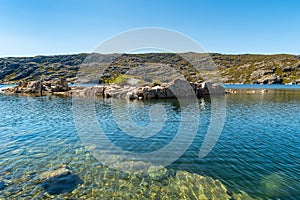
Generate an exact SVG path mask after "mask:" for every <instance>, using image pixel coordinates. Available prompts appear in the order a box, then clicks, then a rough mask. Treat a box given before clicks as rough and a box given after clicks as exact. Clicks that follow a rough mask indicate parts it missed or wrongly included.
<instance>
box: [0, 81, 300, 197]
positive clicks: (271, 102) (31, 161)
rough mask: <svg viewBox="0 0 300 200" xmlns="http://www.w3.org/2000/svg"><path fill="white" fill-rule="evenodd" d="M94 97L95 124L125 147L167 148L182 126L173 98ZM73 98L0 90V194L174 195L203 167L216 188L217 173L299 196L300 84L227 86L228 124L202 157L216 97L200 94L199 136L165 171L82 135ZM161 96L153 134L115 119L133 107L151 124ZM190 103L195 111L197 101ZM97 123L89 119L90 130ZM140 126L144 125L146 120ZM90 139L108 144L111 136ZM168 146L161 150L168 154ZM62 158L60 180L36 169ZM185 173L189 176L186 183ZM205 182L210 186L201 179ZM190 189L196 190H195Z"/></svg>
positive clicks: (250, 186)
mask: <svg viewBox="0 0 300 200" xmlns="http://www.w3.org/2000/svg"><path fill="white" fill-rule="evenodd" d="M1 87H3V86H1ZM253 89H258V88H253ZM93 102H94V103H95V113H96V118H97V120H98V121H99V126H101V128H102V130H103V131H104V132H105V133H106V136H107V138H108V139H109V140H110V141H112V143H114V144H115V145H117V146H119V147H120V148H121V149H123V150H126V151H130V152H135V153H147V152H151V151H154V150H157V149H161V148H163V147H164V146H165V145H167V144H169V143H170V142H172V138H174V137H175V136H176V133H177V131H178V129H179V128H180V118H181V115H182V113H181V110H182V108H180V105H179V104H178V102H177V101H176V100H159V101H149V102H142V101H133V102H126V101H113V100H109V101H104V100H101V99H95V100H93ZM72 103H74V101H72V98H63V97H59V96H43V97H26V96H15V95H4V94H0V109H1V112H0V117H1V121H0V199H1V198H3V199H17V198H28V199H32V198H34V197H36V198H37V199H41V198H49V199H51V198H52V199H53V198H54V199H55V198H57V199H70V198H74V199H78V198H82V199H83V198H91V197H92V196H97V197H99V198H108V197H124V198H126V199H130V198H131V199H132V198H142V197H145V198H146V197H147V198H152V199H155V198H158V199H160V198H161V196H158V195H165V199H166V198H168V197H169V198H170V199H172V198H175V197H176V195H178V191H177V190H176V187H177V185H176V184H178V185H179V186H178V187H179V188H180V189H182V191H180V192H181V193H184V191H185V189H184V188H193V190H194V191H195V192H196V190H201V187H200V184H202V182H199V180H200V179H201V177H203V176H205V177H211V178H212V179H210V178H208V179H202V180H203V181H204V182H205V184H207V190H209V189H212V190H216V191H218V187H219V188H220V187H222V185H221V184H220V183H219V182H218V181H215V180H220V181H221V183H223V184H224V185H225V186H226V188H228V190H229V191H230V193H234V194H237V193H242V192H245V193H247V194H248V195H249V196H251V197H252V198H254V199H299V197H300V182H299V180H300V117H299V113H300V90H298V89H297V88H294V89H292V90H291V89H286V88H268V93H261V92H259V91H258V92H255V93H251V94H247V93H240V94H228V95H226V120H225V123H224V127H223V130H222V133H221V135H220V137H219V140H218V142H217V143H216V145H215V146H214V148H213V150H212V151H211V152H210V153H209V154H208V155H207V156H206V157H204V158H199V149H200V147H201V145H202V142H203V140H204V138H205V134H206V132H207V129H208V126H209V123H210V116H211V103H210V99H209V98H205V99H201V100H199V105H200V106H199V107H200V115H199V126H198V131H197V133H196V135H195V138H194V139H193V140H192V143H191V145H189V147H188V149H187V150H186V151H185V152H184V154H183V155H181V156H180V157H179V158H178V159H177V160H175V161H174V162H172V163H171V164H169V165H168V166H166V169H167V170H168V172H167V173H166V171H160V172H161V174H158V175H157V174H155V173H154V174H149V175H147V174H146V175H145V174H142V175H141V174H128V173H127V172H125V171H122V170H116V169H114V168H111V167H109V166H106V165H104V164H103V162H102V160H101V159H96V158H95V156H94V155H93V153H92V152H93V148H92V147H91V146H88V145H86V143H83V142H82V137H83V136H84V134H85V133H84V132H81V134H78V132H77V129H76V126H77V124H76V123H75V121H74V115H73V114H74V113H73V110H72ZM156 105H159V106H161V108H164V109H165V114H166V117H165V119H166V121H165V124H164V125H163V126H162V127H161V130H159V132H158V133H157V134H156V135H152V136H151V137H149V138H139V137H134V136H131V135H128V134H126V133H124V131H122V129H121V128H120V127H121V125H120V124H119V125H118V124H117V123H116V122H115V119H116V117H119V119H122V117H123V118H124V117H126V116H125V113H127V114H128V113H129V114H130V115H131V116H132V121H133V122H134V123H135V124H138V125H140V126H141V127H145V133H146V127H147V126H148V125H149V124H150V123H151V120H153V119H151V118H150V117H149V113H150V112H151V107H153V106H156ZM112 106H118V108H120V109H121V111H122V109H123V111H124V113H123V111H122V112H121V111H119V112H118V113H114V112H115V111H114V110H112V109H111V108H112ZM190 112H191V115H192V113H193V110H190ZM89 113H90V112H82V113H81V117H82V118H83V119H84V118H86V119H88V118H89V117H90V116H89ZM152 114H153V113H152ZM154 114H155V113H154ZM117 115H118V116H117ZM123 115H124V116H123ZM157 117H158V118H159V116H157ZM123 125H124V124H123ZM125 125H126V124H125ZM77 128H78V127H77ZM91 131H92V130H90V129H89V127H87V129H86V134H87V135H89V134H90V132H91ZM140 132H141V133H143V129H141V131H140ZM187 134H188V133H187ZM185 142H186V141H185V140H184V141H182V143H183V144H184V143H185ZM100 144H101V142H100ZM94 149H97V150H99V152H100V150H106V151H109V150H110V149H109V148H107V146H98V147H94ZM105 155H106V156H112V157H111V158H110V157H105V159H122V158H118V157H114V156H118V155H114V154H111V155H107V154H105ZM164 156H165V155H162V156H161V157H157V158H155V159H158V160H159V159H167V158H166V157H164ZM64 164H67V165H68V166H70V167H71V168H72V170H73V172H74V174H75V175H73V176H69V177H68V178H66V179H62V180H59V181H58V182H57V183H56V185H55V186H52V185H51V184H50V186H49V183H47V182H46V183H45V182H42V181H41V180H40V179H39V177H40V174H42V173H44V172H47V171H50V170H53V169H56V168H57V167H59V166H62V165H64ZM176 173H177V174H179V175H181V176H177V175H175V174H176ZM198 175H199V176H198ZM174 177H176V178H174ZM178 177H183V178H182V179H179V178H178ZM198 178H199V180H198ZM183 179H186V180H185V182H184V181H182V183H180V182H181V180H183ZM204 182H203V184H204ZM67 183H68V184H67ZM47 184H48V185H47ZM180 184H181V185H180ZM62 185H63V186H64V188H63V189H62V188H61V186H62ZM66 185H69V186H68V187H66ZM174 185H175V186H174ZM53 187H54V188H53ZM172 188H173V189H172ZM174 188H175V189H174ZM202 190H203V191H204V193H205V188H204V189H203V188H202ZM189 191H190V190H189ZM227 193H229V192H227ZM216 194H217V193H216ZM155 195H156V196H155ZM184 195H185V197H186V198H189V199H194V196H193V194H192V193H189V192H186V193H185V194H184ZM222 195H223V194H222V193H221V192H220V196H217V195H216V196H212V197H210V198H211V199H222ZM208 196H209V194H207V195H206V197H208Z"/></svg>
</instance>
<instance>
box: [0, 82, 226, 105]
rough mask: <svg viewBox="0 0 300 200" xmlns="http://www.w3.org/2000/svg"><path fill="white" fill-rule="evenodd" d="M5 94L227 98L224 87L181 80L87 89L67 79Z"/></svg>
mask: <svg viewBox="0 0 300 200" xmlns="http://www.w3.org/2000/svg"><path fill="white" fill-rule="evenodd" d="M2 91H3V92H4V93H6V94H27V95H40V96H41V95H65V96H71V95H75V96H90V97H92V96H94V97H102V98H119V99H129V100H134V99H138V100H149V99H172V98H178V97H189V96H196V97H198V98H199V97H202V96H206V95H210V94H216V95H222V94H225V89H224V87H222V86H221V85H218V84H214V83H210V82H202V83H193V82H190V83H189V82H187V81H185V80H182V79H175V80H173V81H171V82H169V83H162V84H160V85H155V84H144V85H125V86H120V85H116V84H107V85H96V86H92V87H86V86H71V87H69V86H68V82H67V80H66V79H55V80H51V81H29V82H24V81H21V82H20V83H19V84H18V85H17V86H15V87H12V88H5V89H2Z"/></svg>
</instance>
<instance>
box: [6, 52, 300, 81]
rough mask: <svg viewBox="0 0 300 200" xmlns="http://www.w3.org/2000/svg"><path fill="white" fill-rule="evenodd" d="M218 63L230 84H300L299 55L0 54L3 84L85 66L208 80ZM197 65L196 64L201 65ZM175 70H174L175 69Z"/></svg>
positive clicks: (70, 76)
mask: <svg viewBox="0 0 300 200" xmlns="http://www.w3.org/2000/svg"><path fill="white" fill-rule="evenodd" d="M86 58H89V59H86ZM214 64H215V65H216V66H217V68H218V69H219V72H220V74H221V76H222V79H223V81H224V82H225V83H262V84H280V83H300V57H299V56H295V55H287V54H278V55H253V54H243V55H224V54H216V53H211V54H209V56H208V54H196V53H185V54H181V55H176V54H171V53H148V54H122V55H121V54H120V55H118V54H112V55H100V54H76V55H56V56H35V57H7V58H0V83H13V82H19V81H21V80H25V81H29V80H51V79H54V78H66V79H67V80H68V81H69V82H72V81H75V80H76V75H77V73H78V71H79V70H82V69H85V70H86V69H88V73H91V74H94V75H95V76H97V77H98V79H99V80H101V81H104V82H111V81H114V80H116V79H117V78H118V77H119V76H120V75H121V74H127V75H132V76H134V77H138V76H144V75H143V74H145V73H147V75H148V76H147V77H148V78H149V79H150V80H149V81H153V80H154V79H162V77H164V78H165V79H166V80H160V81H169V79H172V78H174V77H173V76H178V74H181V75H183V76H185V78H187V79H188V80H189V81H198V80H199V81H201V80H203V77H205V80H207V79H208V78H207V77H209V75H208V74H211V73H212V72H211V70H212V68H211V66H213V65H214ZM82 66H84V67H82ZM193 66H194V67H195V66H196V68H197V70H196V69H195V68H194V67H193ZM172 70H173V71H174V73H173V72H170V71H172ZM80 73H81V74H82V72H80ZM85 73H86V72H85ZM87 82H88V80H87Z"/></svg>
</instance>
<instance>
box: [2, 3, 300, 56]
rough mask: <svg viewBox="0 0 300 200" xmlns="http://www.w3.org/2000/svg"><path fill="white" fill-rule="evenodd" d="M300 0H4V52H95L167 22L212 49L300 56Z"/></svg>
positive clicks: (207, 48) (24, 53)
mask: <svg viewBox="0 0 300 200" xmlns="http://www.w3.org/2000/svg"><path fill="white" fill-rule="evenodd" d="M299 9H300V1H298V0H280V1H279V0H194V1H192V0H190V1H188V0H181V1H177V0H27V1H26V0H0V57H4V56H31V55H41V54H47V55H48V54H71V53H79V52H92V51H93V50H94V49H95V48H96V47H97V46H98V45H99V44H100V43H101V42H103V41H104V40H106V39H107V38H109V37H111V36H112V35H115V34H118V33H120V32H122V31H126V30H130V29H133V28H142V27H162V28H168V29H173V30H176V31H179V32H182V33H184V34H186V35H188V36H190V37H191V38H193V39H194V40H196V41H197V42H198V43H199V44H200V45H201V46H202V47H203V48H204V49H205V50H206V51H208V52H219V53H234V54H239V53H264V54H274V53H292V54H300V17H299Z"/></svg>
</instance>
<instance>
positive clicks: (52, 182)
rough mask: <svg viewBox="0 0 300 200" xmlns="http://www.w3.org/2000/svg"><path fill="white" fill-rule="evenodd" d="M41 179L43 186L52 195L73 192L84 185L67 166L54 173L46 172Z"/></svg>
mask: <svg viewBox="0 0 300 200" xmlns="http://www.w3.org/2000/svg"><path fill="white" fill-rule="evenodd" d="M40 178H41V186H42V187H43V188H44V189H45V191H46V192H47V193H49V194H50V195H58V194H62V193H66V192H68V193H69V192H72V191H73V190H74V189H76V187H77V186H78V185H80V184H82V183H83V181H82V180H81V179H80V177H79V176H77V175H75V174H73V172H72V170H71V168H70V167H68V166H66V165H64V166H62V167H60V168H58V169H55V170H53V171H49V172H44V173H43V174H42V175H41V176H40Z"/></svg>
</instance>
